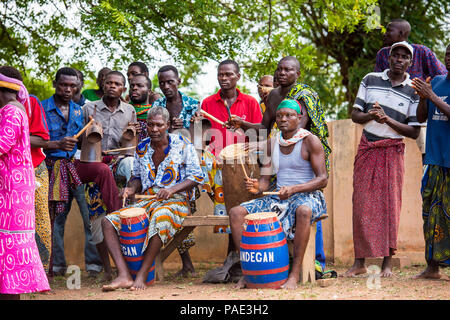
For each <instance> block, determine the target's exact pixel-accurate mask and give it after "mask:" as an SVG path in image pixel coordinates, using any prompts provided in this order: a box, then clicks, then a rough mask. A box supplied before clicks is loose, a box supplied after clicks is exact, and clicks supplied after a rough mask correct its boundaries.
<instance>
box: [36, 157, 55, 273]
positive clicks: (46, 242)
mask: <svg viewBox="0 0 450 320" xmlns="http://www.w3.org/2000/svg"><path fill="white" fill-rule="evenodd" d="M34 172H35V178H36V185H37V187H36V191H35V193H34V208H35V214H36V234H35V237H36V244H37V246H38V249H39V255H40V257H41V261H42V265H43V266H44V269H45V272H48V267H49V262H50V255H51V252H52V229H51V223H50V213H49V209H48V171H47V167H46V165H45V162H44V161H42V163H41V164H40V165H39V166H37V167H36V168H35V169H34Z"/></svg>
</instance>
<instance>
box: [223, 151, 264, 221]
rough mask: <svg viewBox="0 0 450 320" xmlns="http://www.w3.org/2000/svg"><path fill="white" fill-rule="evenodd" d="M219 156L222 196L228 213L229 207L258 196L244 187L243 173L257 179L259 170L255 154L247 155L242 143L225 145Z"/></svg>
mask: <svg viewBox="0 0 450 320" xmlns="http://www.w3.org/2000/svg"><path fill="white" fill-rule="evenodd" d="M219 157H220V159H221V160H222V162H223V165H222V181H223V197H224V202H225V207H226V210H227V212H228V213H229V212H230V209H231V208H233V207H235V206H238V205H240V204H241V203H242V202H245V201H248V200H251V199H255V198H257V197H258V196H257V195H254V194H252V193H250V192H249V191H247V189H246V188H245V173H246V174H247V175H248V177H249V178H253V179H258V178H259V175H260V170H259V165H258V162H257V159H256V156H255V157H249V153H248V151H244V144H243V143H237V144H232V145H229V146H227V147H225V148H224V149H223V150H222V151H221V152H220V155H219ZM244 168H245V173H244Z"/></svg>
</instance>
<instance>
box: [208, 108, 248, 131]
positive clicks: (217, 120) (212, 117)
mask: <svg viewBox="0 0 450 320" xmlns="http://www.w3.org/2000/svg"><path fill="white" fill-rule="evenodd" d="M200 113H201V114H203V115H204V116H205V117H207V118H209V119H211V120H212V121H214V122H217V123H218V124H220V125H221V126H225V122H223V121H220V120H219V119H217V118H216V117H214V116H212V115H210V114H209V113H208V112H206V111H205V110H202V109H200ZM228 130H230V129H228ZM233 132H236V133H237V134H239V135H243V133H242V132H240V131H233Z"/></svg>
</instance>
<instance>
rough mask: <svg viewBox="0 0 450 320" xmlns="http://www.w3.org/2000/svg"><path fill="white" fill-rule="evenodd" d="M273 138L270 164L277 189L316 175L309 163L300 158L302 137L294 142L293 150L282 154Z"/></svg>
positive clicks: (302, 181) (310, 178) (300, 182)
mask: <svg viewBox="0 0 450 320" xmlns="http://www.w3.org/2000/svg"><path fill="white" fill-rule="evenodd" d="M274 140H275V146H274V148H273V154H272V165H273V168H274V169H275V173H276V174H277V189H279V188H281V187H286V186H292V185H296V184H302V183H305V182H308V181H310V180H312V179H314V178H315V177H316V175H315V174H314V171H313V170H312V168H311V163H310V162H309V161H306V160H304V159H303V158H302V154H301V151H302V144H303V139H302V140H300V141H299V142H297V143H296V144H295V147H294V150H292V152H291V153H289V154H283V153H282V152H281V151H280V144H279V143H278V140H277V139H274Z"/></svg>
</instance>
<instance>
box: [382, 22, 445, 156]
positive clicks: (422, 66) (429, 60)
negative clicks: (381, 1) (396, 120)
mask: <svg viewBox="0 0 450 320" xmlns="http://www.w3.org/2000/svg"><path fill="white" fill-rule="evenodd" d="M410 33H411V25H410V24H409V22H408V21H406V20H404V19H394V20H392V21H391V22H389V23H388V25H387V27H386V33H385V34H384V37H383V46H384V47H383V48H382V49H380V51H378V53H377V59H376V64H375V70H374V71H375V72H383V71H384V70H386V69H389V51H390V47H391V46H392V44H394V43H396V42H401V41H406V42H408V37H409V34H410ZM410 45H411V46H412V48H413V49H414V57H413V60H412V63H411V66H409V67H408V69H407V70H406V72H407V73H408V74H409V77H410V79H411V80H412V79H414V78H420V79H422V80H426V79H427V78H428V77H430V78H431V79H433V78H434V77H435V76H437V75H447V70H446V69H445V66H444V65H443V64H442V62H440V61H439V59H438V58H437V57H436V54H435V53H434V52H433V51H431V49H429V48H427V47H426V46H424V45H421V44H412V43H410ZM426 125H427V124H426V123H423V125H422V127H421V130H420V135H419V137H418V138H417V140H416V142H417V146H418V147H419V149H420V152H421V153H422V161H423V160H424V157H425V139H426V130H427V127H426Z"/></svg>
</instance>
